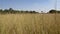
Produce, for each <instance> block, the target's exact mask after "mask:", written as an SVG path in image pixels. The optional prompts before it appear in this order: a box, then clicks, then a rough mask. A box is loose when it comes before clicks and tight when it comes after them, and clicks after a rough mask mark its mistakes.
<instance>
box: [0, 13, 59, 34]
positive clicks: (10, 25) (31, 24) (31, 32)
mask: <svg viewBox="0 0 60 34" xmlns="http://www.w3.org/2000/svg"><path fill="white" fill-rule="evenodd" d="M55 16H56V18H55ZM0 34H60V14H57V15H55V14H5V15H0Z"/></svg>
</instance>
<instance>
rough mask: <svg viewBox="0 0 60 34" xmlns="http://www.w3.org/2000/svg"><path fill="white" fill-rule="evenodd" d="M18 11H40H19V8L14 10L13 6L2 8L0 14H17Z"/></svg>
mask: <svg viewBox="0 0 60 34" xmlns="http://www.w3.org/2000/svg"><path fill="white" fill-rule="evenodd" d="M16 13H38V12H36V11H23V10H21V11H19V10H13V9H12V8H9V9H5V10H2V9H0V14H16Z"/></svg>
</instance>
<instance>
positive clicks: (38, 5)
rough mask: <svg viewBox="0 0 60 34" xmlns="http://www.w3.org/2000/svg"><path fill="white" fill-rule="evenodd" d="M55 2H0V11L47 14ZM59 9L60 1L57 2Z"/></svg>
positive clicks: (31, 0)
mask: <svg viewBox="0 0 60 34" xmlns="http://www.w3.org/2000/svg"><path fill="white" fill-rule="evenodd" d="M54 3H55V0H0V9H8V8H13V9H17V10H36V11H44V12H47V11H49V10H51V9H54V5H55V4H54ZM57 9H60V0H57Z"/></svg>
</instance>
